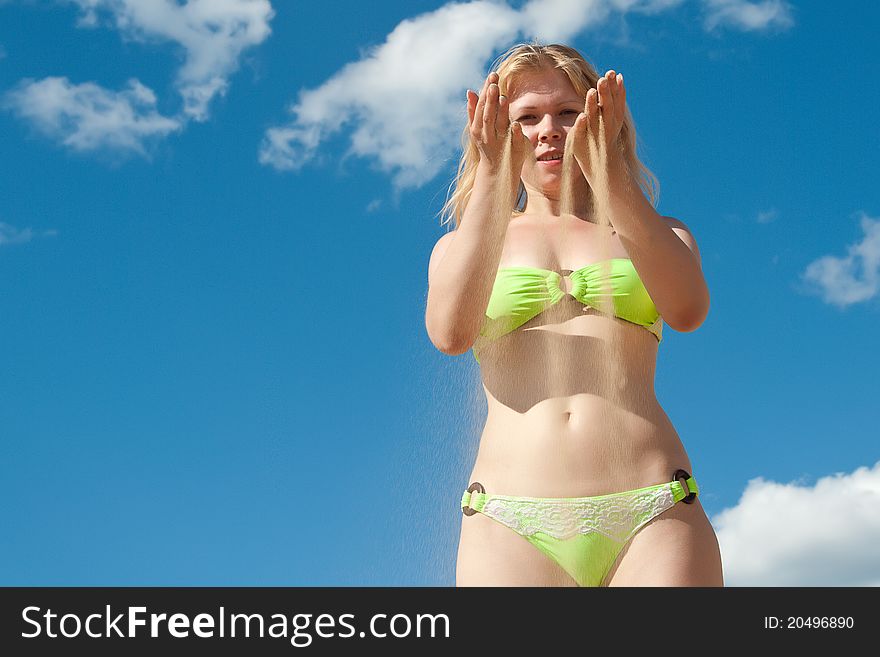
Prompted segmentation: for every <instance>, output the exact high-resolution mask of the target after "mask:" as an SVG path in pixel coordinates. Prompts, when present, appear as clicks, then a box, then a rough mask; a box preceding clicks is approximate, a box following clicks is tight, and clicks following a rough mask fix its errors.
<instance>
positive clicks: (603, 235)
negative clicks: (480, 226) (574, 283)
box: [499, 219, 629, 275]
mask: <svg viewBox="0 0 880 657" xmlns="http://www.w3.org/2000/svg"><path fill="white" fill-rule="evenodd" d="M628 257H629V254H628V253H627V252H626V249H625V248H624V247H623V244H622V243H621V241H620V237H619V236H618V235H617V233H615V232H614V231H613V229H611V228H608V227H605V226H599V225H596V224H592V223H590V222H587V221H582V220H577V219H575V220H571V221H566V222H563V221H560V220H558V219H556V220H545V221H541V220H536V219H529V220H527V221H519V222H517V221H512V222H511V224H510V226H509V227H508V229H507V235H506V237H505V240H504V247H503V248H502V251H501V260H500V262H499V269H500V268H504V267H512V266H526V267H536V268H541V269H546V270H549V271H555V272H559V273H561V274H563V275H565V274H569V273H570V272H572V271H575V270H577V269H580V268H582V267H584V266H586V265H590V264H592V263H595V262H599V261H601V260H607V259H610V258H628Z"/></svg>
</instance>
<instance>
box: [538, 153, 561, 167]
mask: <svg viewBox="0 0 880 657" xmlns="http://www.w3.org/2000/svg"><path fill="white" fill-rule="evenodd" d="M562 155H563V154H562V151H553V152H552V153H544V154H543V155H541V156H540V157H538V164H540V165H542V166H545V167H552V166H560V165H561V164H562Z"/></svg>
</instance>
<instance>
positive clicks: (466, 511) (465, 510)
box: [461, 481, 486, 516]
mask: <svg viewBox="0 0 880 657" xmlns="http://www.w3.org/2000/svg"><path fill="white" fill-rule="evenodd" d="M474 491H477V492H478V493H485V492H486V489H485V488H483V484H481V483H480V482H479V481H475V482H474V483H472V484H471V485H470V486H468V487H467V492H468V493H473V492H474ZM461 512H462V513H463V514H464V515H466V516H472V515H474V514H475V513H477V510H476V509H472V508H470V507H469V506H468V507H462V509H461Z"/></svg>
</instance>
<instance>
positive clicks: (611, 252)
mask: <svg viewBox="0 0 880 657" xmlns="http://www.w3.org/2000/svg"><path fill="white" fill-rule="evenodd" d="M467 110H468V125H467V126H466V128H465V132H464V138H463V143H464V153H463V156H462V159H461V162H460V165H459V171H458V175H457V177H456V179H455V181H454V183H453V186H452V188H451V190H452V193H451V194H450V196H449V199H448V201H447V203H446V206H445V207H444V214H445V216H446V217H447V218H449V219H450V220H452V221H453V222H454V225H455V229H454V230H452V231H450V232H448V233H446V234H445V235H443V236H442V237H441V238H440V239H439V240H438V241H437V244H436V246H435V247H434V249H433V252H432V253H431V258H430V262H429V265H428V284H429V289H428V300H427V308H426V313H425V324H426V328H427V331H428V335H429V337H430V339H431V341H432V342H433V344H434V345H435V346H436V347H437V348H438V349H439V350H440V351H442V352H443V353H445V354H449V355H458V354H463V353H465V352H466V351H468V350H470V349H473V350H474V355H475V357H476V358H477V361H478V363H479V366H480V375H481V379H482V383H483V388H484V390H485V393H486V399H487V403H488V415H487V419H486V424H485V426H484V428H483V432H482V436H481V438H480V445H479V450H478V453H477V457H476V462H475V463H474V467H473V470H472V472H471V477H470V481H471V482H472V483H471V485H470V486H468V488H467V490H466V491H465V492H464V494H463V496H462V500H461V507H462V512H463V514H464V515H463V518H462V526H461V536H460V541H459V549H458V559H457V565H456V583H457V585H459V586H720V585H722V572H721V557H720V553H719V549H718V542H717V539H716V537H715V533H714V531H713V529H712V526H711V524H710V523H709V520H708V518H707V517H706V514H705V512H704V511H703V508H702V506H701V504H700V500H699V497H698V493H699V488H698V487H697V484H696V479H695V477H693V476H692V474H691V472H692V466H691V462H690V460H689V459H688V456H687V453H686V451H685V448H684V446H683V445H682V442H681V440H680V438H679V436H678V434H677V433H676V431H675V428H674V427H673V426H672V423H671V422H670V420H669V418H668V417H667V415H666V413H665V412H664V411H663V409H662V408H661V406H660V404H659V403H658V401H657V398H656V395H655V392H654V372H655V367H656V361H657V353H658V348H659V345H660V342H661V340H662V328H663V324H664V322H665V323H666V324H668V325H669V326H671V327H672V328H673V329H674V330H676V331H683V332H689V331H694V330H696V329H697V328H698V327H699V326H700V324H701V323H702V322H703V321H704V319H705V318H706V315H707V313H708V310H709V292H708V288H707V286H706V282H705V279H704V277H703V274H702V270H701V265H700V255H699V251H698V249H697V244H696V241H695V240H694V237H693V235H692V233H691V232H690V230H689V229H688V228H687V226H685V224H684V223H682V222H681V221H678V220H676V219H673V218H672V217H664V216H661V215H659V214H658V213H657V212H656V211H655V210H654V204H655V197H654V191H653V175H652V174H651V172H650V171H648V169H647V168H646V167H644V165H642V164H641V162H640V161H639V160H638V158H637V156H636V148H635V145H636V135H635V128H634V124H633V121H632V117H631V115H630V113H629V111H628V109H627V107H626V89H625V86H624V81H623V76H622V75H620V74H617V73H615V72H614V71H608V73H606V74H605V75H604V76H602V77H600V76H599V75H598V74H597V72H596V71H595V69H594V68H593V67H592V66H591V65H590V64H589V63H588V62H587V61H586V60H585V59H584V58H583V56H581V55H580V54H579V53H578V52H577V51H576V50H574V49H573V48H570V47H567V46H563V45H547V46H541V45H534V44H523V45H519V46H515V47H514V48H511V49H510V50H509V51H508V52H507V53H505V55H503V56H502V57H501V58H500V59H499V62H498V63H497V66H496V67H495V68H494V70H493V71H492V73H490V74H489V76H488V77H487V78H486V80H485V82H484V84H483V88H482V89H481V91H480V93H479V94H476V93H474V92H472V91H470V90H469V91H468V94H467ZM600 115H601V116H600ZM591 140H592V142H591ZM602 140H604V141H602ZM567 151H568V152H567ZM566 152H567V153H566ZM600 164H602V165H603V166H601V167H600V166H599V165H600ZM566 167H570V169H571V170H570V171H569V174H568V175H570V176H571V181H572V182H571V183H570V184H569V188H570V190H571V200H570V202H569V203H563V199H562V193H563V173H564V171H565V168H566ZM517 192H519V193H517ZM646 194H647V196H648V197H650V200H649V198H647V197H646ZM596 207H602V208H604V213H605V214H607V221H604V222H603V221H600V220H599V217H597V215H596V210H595V208H596ZM603 291H604V292H603ZM609 291H610V297H611V304H612V305H611V311H610V312H604V313H603V312H601V305H602V303H603V301H602V300H603V299H605V303H606V304H607V303H608V298H609ZM606 307H607V306H606ZM612 344H613V345H616V347H615V348H614V349H610V348H609V347H608V345H612ZM603 358H604V359H605V361H603ZM608 360H611V361H612V362H607V361H608ZM608 372H612V373H613V381H611V379H610V378H609V375H608Z"/></svg>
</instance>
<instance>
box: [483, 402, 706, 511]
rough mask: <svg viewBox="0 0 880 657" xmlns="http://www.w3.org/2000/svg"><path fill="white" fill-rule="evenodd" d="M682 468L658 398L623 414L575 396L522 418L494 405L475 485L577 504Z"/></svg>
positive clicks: (685, 464)
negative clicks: (567, 499) (573, 500)
mask: <svg viewBox="0 0 880 657" xmlns="http://www.w3.org/2000/svg"><path fill="white" fill-rule="evenodd" d="M670 468H672V469H671V470H670ZM678 468H682V469H685V470H688V471H689V472H690V471H691V464H690V461H689V460H688V457H687V454H686V452H685V449H684V446H683V444H682V442H681V440H680V438H679V436H678V433H677V432H676V431H675V428H674V427H673V426H672V423H671V421H670V420H669V418H668V417H667V415H666V413H665V412H664V411H663V409H662V408H661V407H660V405H659V403H657V401H656V399H653V403H650V402H648V403H643V404H642V405H641V407H639V408H626V407H621V406H618V405H616V404H613V403H611V402H609V401H607V400H605V399H601V398H596V397H593V396H590V395H576V396H574V397H572V398H551V399H546V400H544V401H542V402H540V403H539V404H536V405H535V406H534V407H533V408H531V409H529V410H527V411H526V412H524V413H518V412H516V411H515V410H513V409H510V408H508V407H505V406H504V405H503V404H500V403H499V402H498V401H497V400H492V399H491V398H490V400H489V413H488V415H487V419H486V424H485V426H484V429H483V432H482V436H481V438H480V446H479V450H478V453H477V459H476V463H475V465H474V470H473V472H472V477H471V480H472V481H473V480H479V481H481V482H482V483H484V484H486V485H488V484H487V481H488V482H492V484H493V486H494V489H495V490H504V491H508V492H510V494H522V495H534V496H548V497H572V496H574V497H577V496H581V495H601V494H603V493H605V492H608V491H613V490H625V489H626V488H621V486H623V487H629V488H638V487H640V486H643V485H645V482H649V483H650V482H654V481H655V480H657V481H662V480H663V478H664V477H666V476H667V475H668V473H669V472H673V471H675V470H676V469H678ZM658 477H659V478H660V479H657V478H658Z"/></svg>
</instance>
